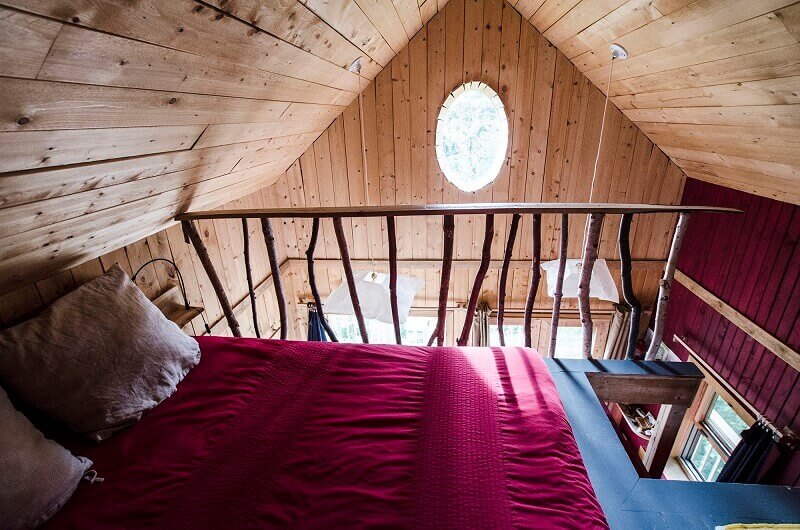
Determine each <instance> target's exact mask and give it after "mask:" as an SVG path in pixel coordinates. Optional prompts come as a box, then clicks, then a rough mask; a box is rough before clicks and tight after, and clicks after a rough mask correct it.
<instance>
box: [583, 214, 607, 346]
mask: <svg viewBox="0 0 800 530" xmlns="http://www.w3.org/2000/svg"><path fill="white" fill-rule="evenodd" d="M603 217H604V214H602V213H592V214H589V221H588V223H589V224H588V227H587V229H586V238H585V241H584V244H585V248H584V251H583V262H582V264H581V279H580V283H579V284H578V307H579V308H580V310H581V324H582V325H583V358H584V359H588V358H589V357H591V356H592V339H593V338H594V337H593V333H592V332H593V330H594V324H593V323H592V308H591V304H590V303H589V293H590V288H591V281H592V270H593V269H594V263H595V261H596V260H597V249H598V247H599V246H600V232H601V229H602V227H603Z"/></svg>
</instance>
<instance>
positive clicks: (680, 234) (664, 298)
mask: <svg viewBox="0 0 800 530" xmlns="http://www.w3.org/2000/svg"><path fill="white" fill-rule="evenodd" d="M689 217H690V214H689V213H687V212H683V213H681V214H680V215H679V216H678V224H677V225H676V226H675V234H674V235H673V236H672V246H671V247H670V249H669V257H668V258H667V265H666V267H664V277H663V278H662V279H661V286H660V287H659V289H658V302H657V305H656V314H655V317H654V319H653V320H654V324H653V339H652V340H651V341H650V346H648V348H647V352H646V353H645V355H644V358H645V360H648V361H652V360H654V359H656V358H657V357H658V348H659V346H661V340H662V338H663V336H664V324H665V321H666V319H667V306H668V305H669V297H670V291H671V290H672V279H673V278H674V277H675V270H676V268H677V266H678V255H679V254H680V252H681V245H683V239H684V237H685V236H686V230H687V229H688V228H689Z"/></svg>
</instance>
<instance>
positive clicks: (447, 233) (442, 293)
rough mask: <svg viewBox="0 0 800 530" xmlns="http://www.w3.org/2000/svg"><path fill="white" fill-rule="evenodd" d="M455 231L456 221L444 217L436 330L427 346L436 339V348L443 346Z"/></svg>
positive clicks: (450, 216)
mask: <svg viewBox="0 0 800 530" xmlns="http://www.w3.org/2000/svg"><path fill="white" fill-rule="evenodd" d="M455 231H456V220H455V217H454V216H452V215H445V216H444V224H443V228H442V236H443V237H444V241H443V244H442V275H441V279H440V281H439V305H438V309H437V313H436V329H434V330H433V334H432V335H431V338H430V340H428V346H430V345H431V344H433V340H434V338H435V339H436V345H437V346H444V326H445V318H446V317H447V295H448V293H449V292H450V269H451V268H452V266H453V239H454V237H455Z"/></svg>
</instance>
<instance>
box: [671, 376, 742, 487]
mask: <svg viewBox="0 0 800 530" xmlns="http://www.w3.org/2000/svg"><path fill="white" fill-rule="evenodd" d="M746 428H747V423H746V422H745V420H744V419H742V417H741V416H740V415H739V414H738V413H737V412H736V411H735V410H734V409H733V407H731V405H730V404H728V402H727V401H725V399H723V397H722V396H720V395H719V394H716V393H713V392H712V393H711V398H710V400H709V403H708V406H707V408H705V413H703V414H702V415H701V416H700V419H699V420H695V422H694V425H692V428H691V431H690V433H689V437H688V439H687V443H686V446H685V447H684V450H683V453H682V454H681V460H682V463H683V464H684V466H685V467H686V468H687V469H688V470H689V472H690V473H691V475H692V476H693V478H695V479H697V480H703V481H705V482H713V481H715V480H717V477H718V476H719V474H720V472H722V468H723V467H724V466H725V462H727V461H728V458H729V457H730V455H731V453H732V452H733V449H734V448H735V447H736V444H738V443H739V440H741V439H742V436H741V433H742V431H743V430H745V429H746Z"/></svg>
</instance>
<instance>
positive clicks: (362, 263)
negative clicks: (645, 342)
mask: <svg viewBox="0 0 800 530" xmlns="http://www.w3.org/2000/svg"><path fill="white" fill-rule="evenodd" d="M568 257H569V256H568ZM575 257H576V258H580V256H575ZM290 259H292V258H290ZM350 262H351V263H352V264H353V267H356V268H370V267H373V266H374V265H375V264H376V263H377V264H385V265H388V260H386V259H351V260H350ZM314 263H315V264H317V265H318V266H320V267H325V268H331V269H338V268H339V267H341V261H339V260H338V259H336V258H316V259H315V260H314ZM606 264H607V265H608V267H609V268H611V269H613V268H619V266H620V261H619V260H617V259H607V260H606ZM631 264H632V265H633V266H634V267H635V268H636V270H637V271H659V272H660V271H663V270H664V260H661V259H638V260H637V259H634V260H631ZM397 266H398V267H399V268H401V269H414V270H425V269H435V270H438V269H441V267H442V260H440V259H437V260H434V259H398V260H397ZM480 266H481V260H478V259H454V260H451V262H450V267H451V269H461V270H463V269H477V268H479V267H480ZM502 266H503V261H502V260H498V259H493V260H489V268H490V269H499V268H501V267H502ZM508 267H509V271H511V272H513V271H527V270H530V268H531V260H530V259H513V258H512V259H511V261H510V262H509V265H508Z"/></svg>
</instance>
